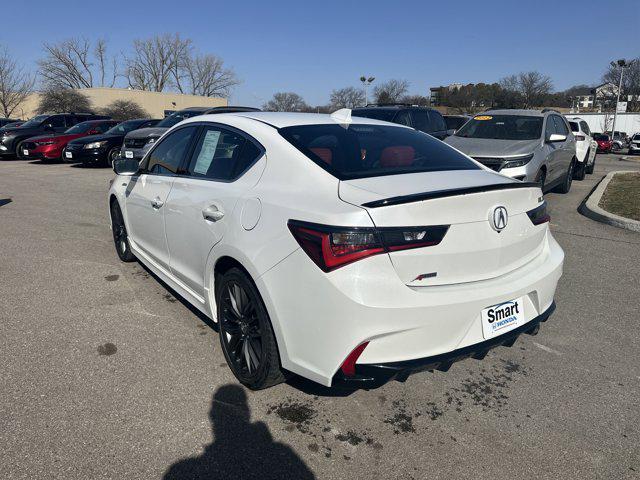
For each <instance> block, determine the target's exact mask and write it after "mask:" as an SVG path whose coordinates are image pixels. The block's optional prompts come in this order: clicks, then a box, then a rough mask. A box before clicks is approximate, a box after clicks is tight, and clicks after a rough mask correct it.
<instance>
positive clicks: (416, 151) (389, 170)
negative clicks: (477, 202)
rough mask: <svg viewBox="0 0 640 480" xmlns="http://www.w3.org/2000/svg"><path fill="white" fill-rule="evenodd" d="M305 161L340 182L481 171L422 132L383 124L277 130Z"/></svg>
mask: <svg viewBox="0 0 640 480" xmlns="http://www.w3.org/2000/svg"><path fill="white" fill-rule="evenodd" d="M279 132H280V134H281V135H282V136H283V137H284V138H285V139H286V140H288V141H289V142H290V143H291V144H293V145H294V146H295V147H296V148H298V149H299V150H300V151H301V152H302V153H304V154H305V155H306V156H307V157H309V158H310V159H311V160H313V161H314V162H315V163H317V164H318V165H320V166H321V167H322V168H324V169H325V170H327V171H328V172H330V173H331V174H333V175H334V176H335V177H337V178H339V179H340V180H348V179H352V178H364V177H376V176H381V175H397V174H402V173H414V172H440V171H446V170H479V169H480V167H479V166H477V165H476V164H475V163H474V162H472V161H471V160H469V159H468V158H467V157H465V156H464V155H462V154H460V153H458V152H457V151H456V150H454V149H452V148H451V147H449V146H448V145H446V144H444V143H442V142H441V141H440V140H437V139H435V138H433V137H431V136H430V135H427V134H426V133H422V132H419V131H417V130H413V129H409V128H403V127H392V126H382V125H363V124H352V125H349V126H348V127H343V126H341V125H337V124H336V125H301V126H295V127H286V128H281V129H280V130H279Z"/></svg>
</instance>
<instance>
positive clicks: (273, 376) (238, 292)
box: [216, 268, 285, 390]
mask: <svg viewBox="0 0 640 480" xmlns="http://www.w3.org/2000/svg"><path fill="white" fill-rule="evenodd" d="M216 283H217V285H216V305H217V308H218V315H217V317H218V325H219V327H220V330H219V331H220V345H221V347H222V352H223V354H224V357H225V359H226V361H227V364H228V365H229V368H230V369H231V371H232V372H233V374H234V375H235V376H236V378H237V379H238V380H239V381H240V383H242V384H243V385H245V386H246V387H248V388H250V389H251V390H261V389H263V388H268V387H271V386H273V385H276V384H278V383H281V382H283V381H284V380H285V376H284V373H283V371H282V369H281V367H280V356H279V354H278V346H277V343H276V339H275V335H274V333H273V328H272V326H271V321H270V320H269V314H268V313H267V309H266V308H265V306H264V303H263V301H262V298H261V297H260V293H259V292H258V289H257V288H256V286H255V285H254V283H253V281H252V280H251V279H250V278H249V276H248V275H247V274H246V273H245V272H244V271H243V270H241V269H239V268H231V269H229V270H228V271H227V272H226V273H225V274H224V275H222V276H221V277H220V279H219V281H217V282H216Z"/></svg>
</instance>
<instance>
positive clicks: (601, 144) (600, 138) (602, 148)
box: [593, 134, 613, 153]
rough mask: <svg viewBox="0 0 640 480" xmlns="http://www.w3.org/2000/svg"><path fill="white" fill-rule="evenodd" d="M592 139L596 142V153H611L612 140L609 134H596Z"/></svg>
mask: <svg viewBox="0 0 640 480" xmlns="http://www.w3.org/2000/svg"><path fill="white" fill-rule="evenodd" d="M593 139H594V140H595V141H596V142H597V143H598V153H600V152H602V153H611V147H612V146H613V142H612V141H611V138H610V137H609V135H602V134H596V135H594V136H593Z"/></svg>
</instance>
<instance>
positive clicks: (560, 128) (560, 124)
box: [552, 115, 569, 135]
mask: <svg viewBox="0 0 640 480" xmlns="http://www.w3.org/2000/svg"><path fill="white" fill-rule="evenodd" d="M552 117H553V121H554V122H555V124H556V132H557V133H559V134H560V135H569V129H567V124H566V123H564V120H562V118H560V117H559V116H557V115H552Z"/></svg>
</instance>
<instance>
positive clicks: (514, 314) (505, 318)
mask: <svg viewBox="0 0 640 480" xmlns="http://www.w3.org/2000/svg"><path fill="white" fill-rule="evenodd" d="M524 323H526V320H525V316H524V298H523V297H520V298H516V299H515V300H509V301H508V302H503V303H501V304H499V305H493V306H492V307H487V308H485V309H484V310H482V335H483V336H484V338H485V339H489V338H493V337H497V336H498V335H502V334H503V333H506V332H508V331H510V330H513V329H514V328H517V327H519V326H520V325H523V324H524Z"/></svg>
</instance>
